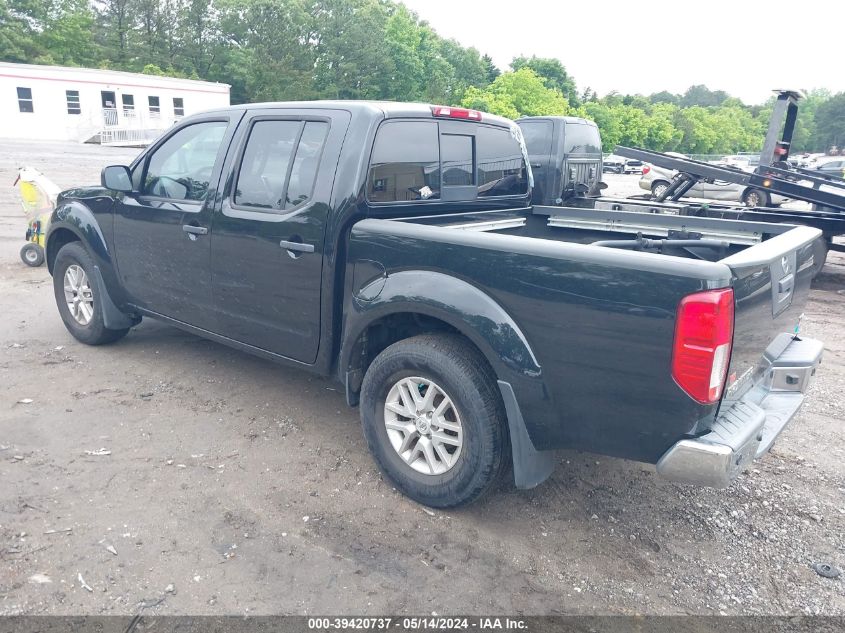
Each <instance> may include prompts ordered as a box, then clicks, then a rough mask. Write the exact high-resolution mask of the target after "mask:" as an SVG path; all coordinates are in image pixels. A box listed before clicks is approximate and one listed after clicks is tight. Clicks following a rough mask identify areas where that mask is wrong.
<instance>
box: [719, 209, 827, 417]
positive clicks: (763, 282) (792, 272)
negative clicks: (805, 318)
mask: <svg viewBox="0 0 845 633" xmlns="http://www.w3.org/2000/svg"><path fill="white" fill-rule="evenodd" d="M820 236H821V231H819V230H818V229H813V228H810V227H805V226H797V227H795V228H793V229H791V230H789V231H787V232H785V233H782V234H780V235H778V236H776V237H772V238H771V239H769V240H766V241H764V242H761V243H759V244H757V245H755V246H753V247H752V248H749V249H746V250H744V251H741V252H739V253H736V254H734V255H732V256H730V257H728V258H726V259H723V260H721V263H723V264H726V265H728V266H729V267H730V269H731V272H732V273H733V276H734V280H733V288H734V297H735V301H736V312H735V317H734V340H733V351H732V353H731V361H730V366H729V369H728V380H727V384H726V389H725V396H724V400H726V401H728V402H727V403H723V405H722V409H723V410H724V409H725V408H726V407H725V405H726V404H728V403H729V402H730V401H733V400H737V399H739V398H741V397H742V396H743V394H745V393H746V392H747V391H748V390H749V389H750V388H751V387H752V386H753V385H754V384H755V383H757V382H758V381H759V380H760V379H761V378H762V377H763V376H762V374H763V372H765V371H766V367H767V363H766V362H765V358H766V357H769V358H776V357H778V356H780V354H781V352H783V351H784V349H786V347H787V345H789V343H790V341H791V340H792V336H790V334H795V333H797V332H798V326H799V322H800V319H801V316H802V313H803V309H804V305H805V303H806V301H807V298H808V296H809V291H810V281H811V279H812V273H813V271H812V265H813V253H812V244H813V242H814V241H815V240H816V239H819V238H820Z"/></svg>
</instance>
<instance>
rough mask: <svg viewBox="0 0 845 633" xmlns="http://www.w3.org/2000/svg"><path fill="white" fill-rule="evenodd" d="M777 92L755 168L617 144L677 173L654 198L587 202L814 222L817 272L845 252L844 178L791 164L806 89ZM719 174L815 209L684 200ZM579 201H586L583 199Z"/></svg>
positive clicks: (610, 207) (624, 151)
mask: <svg viewBox="0 0 845 633" xmlns="http://www.w3.org/2000/svg"><path fill="white" fill-rule="evenodd" d="M776 92H777V95H778V97H777V100H776V102H775V107H774V110H773V112H772V118H771V120H770V122H769V129H768V132H767V134H766V139H765V141H764V143H763V150H762V152H761V155H760V164H759V166H758V167H757V168H755V170H754V171H753V172H745V171H742V170H739V169H734V168H731V167H724V166H720V165H713V164H710V163H704V162H701V161H697V160H693V159H691V158H681V157H678V156H671V155H668V154H663V153H661V152H654V151H651V150H646V149H640V148H631V147H623V146H618V147H617V148H616V149H615V150H614V153H615V154H618V155H619V156H624V157H626V158H634V159H637V160H642V161H644V162H647V163H650V164H652V165H656V166H658V167H662V168H664V169H671V170H673V171H675V172H676V176H675V177H674V178H673V180H672V182H671V183H670V184H669V186H668V187H667V188H666V190H665V191H663V192H662V193H661V194H660V195H659V196H657V197H656V198H654V199H653V200H649V201H642V202H640V201H637V202H634V201H633V200H614V199H612V198H600V199H597V200H593V201H589V200H588V201H586V202H587V206H591V207H592V208H594V209H603V210H620V211H621V210H626V211H639V212H646V213H660V214H666V215H683V216H697V217H708V218H714V219H715V218H719V219H730V220H737V221H751V222H768V223H774V224H781V223H783V224H798V225H804V226H811V227H813V228H817V229H820V230H821V231H822V233H823V237H824V239H823V240H819V243H818V244H817V245H816V246H815V253H814V259H815V264H814V267H815V269H816V272H818V271H819V270H821V268H822V266H823V265H824V261H825V258H826V257H827V252H828V250H835V251H840V252H845V245H842V244H836V243H834V241H833V238H834V237H837V236H840V235H845V179H843V178H840V177H838V176H834V175H832V174H821V173H819V172H817V171H812V170H808V169H800V168H790V167H789V165H788V163H787V162H786V161H787V159H788V158H789V151H790V146H791V143H792V134H793V132H794V129H795V121H796V119H797V116H798V100H799V99H800V97H801V95H800V93H798V92H795V91H790V90H779V91H776ZM781 130H782V132H781ZM714 180H721V181H725V182H730V183H735V184H738V185H742V186H744V187H750V188H755V189H760V190H762V191H768V192H769V193H770V194H779V195H781V196H786V197H788V198H792V199H794V200H801V201H804V202H807V203H809V204H810V205H811V210H809V211H801V210H795V209H780V208H769V207H753V208H747V207H739V206H732V205H724V204H703V203H687V202H680V199H681V198H682V197H683V196H684V195H686V194H687V192H689V190H690V189H691V188H692V187H693V186H695V185H696V184H697V183H699V182H701V181H705V182H712V181H714ZM579 206H584V205H583V204H581V203H579Z"/></svg>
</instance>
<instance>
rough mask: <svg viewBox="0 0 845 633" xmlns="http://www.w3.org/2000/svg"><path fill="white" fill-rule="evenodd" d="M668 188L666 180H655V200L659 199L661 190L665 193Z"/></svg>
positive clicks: (653, 188) (652, 187) (653, 193)
mask: <svg viewBox="0 0 845 633" xmlns="http://www.w3.org/2000/svg"><path fill="white" fill-rule="evenodd" d="M667 187H669V183H668V182H666V181H665V180H655V181H654V182H653V183H651V195H652V196H653V197H654V198H657V196H659V195H660V193H661V190H662V191H665V190H666V188H667Z"/></svg>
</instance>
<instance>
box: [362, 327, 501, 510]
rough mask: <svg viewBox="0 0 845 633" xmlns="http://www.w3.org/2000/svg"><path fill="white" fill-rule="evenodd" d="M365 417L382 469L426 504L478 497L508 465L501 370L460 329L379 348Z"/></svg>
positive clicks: (365, 394) (366, 388)
mask: <svg viewBox="0 0 845 633" xmlns="http://www.w3.org/2000/svg"><path fill="white" fill-rule="evenodd" d="M361 422H362V425H363V427H364V436H365V438H366V440H367V444H368V445H369V448H370V452H371V453H372V455H373V458H374V459H375V461H376V463H377V464H378V466H379V468H380V469H381V470H382V472H383V473H384V474H385V475H386V476H387V477H388V478H389V479H390V480H391V481H392V482H393V483H394V484H395V485H396V487H397V489H399V490H400V491H401V492H402V493H404V494H405V495H407V496H408V497H410V498H412V499H414V500H415V501H418V502H419V503H422V504H424V505H428V506H432V507H437V508H448V507H454V506H459V505H463V504H467V503H470V502H472V501H475V500H476V499H478V498H479V497H481V496H482V495H483V494H484V493H485V492H486V491H487V490H489V489H490V487H491V486H492V484H493V483H494V482H495V481H496V479H497V478H498V477H499V475H500V473H501V472H502V470H503V468H504V466H505V465H506V464H507V458H508V456H509V453H508V428H507V421H506V417H505V412H504V406H503V404H502V399H501V395H500V394H499V391H498V387H497V385H496V379H495V376H494V375H493V372H492V370H491V369H490V367H489V366H488V365H487V363H486V361H485V360H484V358H483V357H482V356H481V355H480V354H479V353H478V351H477V350H476V349H475V348H474V347H473V346H472V345H470V344H469V343H468V342H467V341H466V340H465V339H463V338H462V337H460V336H455V335H433V334H426V335H421V336H416V337H414V338H410V339H406V340H403V341H399V342H398V343H394V344H393V345H391V346H390V347H388V348H387V349H385V350H384V351H383V352H382V353H381V354H379V355H378V356H377V357H376V358H375V360H373V362H372V364H371V365H370V367H369V369H368V370H367V374H366V376H365V377H364V383H363V385H362V388H361Z"/></svg>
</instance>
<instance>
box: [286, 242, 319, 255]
mask: <svg viewBox="0 0 845 633" xmlns="http://www.w3.org/2000/svg"><path fill="white" fill-rule="evenodd" d="M279 246H281V247H282V248H284V249H286V250H289V251H294V252H295V253H313V252H314V245H313V244H303V243H302V242H290V241H288V240H282V241H281V242H279Z"/></svg>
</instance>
